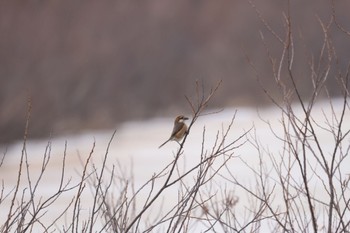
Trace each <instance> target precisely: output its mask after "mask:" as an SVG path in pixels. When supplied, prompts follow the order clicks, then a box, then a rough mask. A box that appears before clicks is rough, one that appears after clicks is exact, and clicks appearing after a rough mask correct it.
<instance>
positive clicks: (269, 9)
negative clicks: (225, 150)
mask: <svg viewBox="0 0 350 233" xmlns="http://www.w3.org/2000/svg"><path fill="white" fill-rule="evenodd" d="M287 2H288V1H278V0H259V1H256V2H255V3H254V4H256V9H258V10H259V12H260V13H261V15H262V17H263V18H264V19H265V20H266V22H268V23H269V24H270V25H271V27H272V28H273V29H274V30H275V31H276V33H277V34H278V35H279V36H280V37H282V38H284V36H285V32H284V21H283V13H286V12H287V10H288V7H287ZM334 2H335V6H336V8H335V10H336V14H337V20H338V21H339V22H340V23H341V24H342V26H343V27H344V28H346V29H348V30H350V15H349V9H350V1H348V0H337V1H334ZM290 12H291V17H292V29H293V32H294V37H295V48H296V50H295V64H294V65H295V66H294V68H295V77H296V78H297V82H298V85H299V87H300V90H301V92H302V93H303V95H305V96H306V97H307V94H308V90H309V89H310V86H311V82H310V68H309V64H308V62H309V61H310V60H311V59H312V58H314V59H315V60H316V61H317V58H318V57H319V54H320V52H321V49H322V43H323V39H324V38H323V32H322V28H321V26H320V23H319V21H318V18H319V19H321V21H323V22H324V23H325V24H327V23H328V22H330V20H331V18H332V7H331V0H308V1H305V0H295V1H290ZM261 35H264V38H265V42H263V41H262V40H261ZM330 35H331V39H332V42H333V46H334V48H335V51H336V53H337V58H338V60H337V61H335V62H336V63H337V64H336V67H337V69H338V68H339V70H342V71H345V70H346V66H347V64H348V62H349V60H350V59H349V54H350V53H349V51H350V38H349V36H347V35H346V34H345V33H342V32H341V31H340V30H339V29H338V28H337V27H336V26H335V25H334V24H333V25H331V27H330ZM264 43H266V46H268V47H269V48H270V52H271V54H272V56H276V57H277V58H278V56H279V55H280V53H281V50H282V45H281V44H280V43H279V42H278V40H277V39H276V38H274V37H273V36H272V35H271V33H269V32H268V30H267V29H266V28H265V27H264V25H263V23H262V22H261V20H260V19H259V17H258V16H257V14H256V12H255V9H254V7H252V6H251V5H250V4H249V2H248V1H247V0H217V1H209V0H208V1H186V0H176V1H164V0H153V1H147V0H146V1H121V0H102V1H95V0H84V1H79V0H75V1H68V0H67V1H40V0H32V1H19V0H3V1H0V109H1V110H0V144H1V143H9V142H11V141H13V140H16V139H20V138H22V137H23V131H24V125H25V116H26V109H27V101H28V99H29V98H31V99H32V106H33V109H32V114H31V120H30V137H31V138H35V137H48V136H50V135H53V136H55V135H59V134H62V133H72V132H78V131H80V130H82V129H84V130H86V129H104V128H109V127H114V126H115V125H117V124H118V123H121V122H124V121H127V120H139V119H145V118H151V117H155V116H173V115H176V114H178V113H179V112H189V108H188V106H187V104H186V100H185V98H184V96H185V95H187V96H193V95H194V93H193V92H194V90H195V80H199V81H200V82H203V84H204V86H205V87H206V88H207V89H210V87H212V86H214V85H216V83H217V82H218V81H219V80H222V81H223V85H222V86H221V88H220V91H219V92H218V93H217V96H216V97H215V98H214V102H213V103H212V105H211V106H212V107H220V108H221V107H230V106H249V105H265V104H268V103H269V102H268V100H267V98H266V97H265V94H264V93H263V91H262V89H261V87H260V86H259V84H258V82H257V81H256V76H255V73H254V71H253V69H252V67H251V66H250V65H249V62H248V61H247V57H249V59H250V61H251V62H253V63H254V64H255V66H256V68H257V70H258V72H259V76H260V78H261V82H262V83H263V84H264V86H265V87H266V88H268V89H269V90H270V91H271V93H272V94H274V92H276V93H277V92H278V91H277V90H276V87H275V84H274V82H273V76H272V71H271V65H270V63H269V60H268V57H267V55H266V48H265V45H264ZM331 72H332V73H333V74H334V75H331V76H330V77H334V76H335V74H336V73H337V72H338V70H332V71H331ZM335 82H336V81H335V79H329V80H328V85H329V91H330V94H331V95H332V96H337V95H339V94H340V93H339V91H338V90H337V89H336V86H337V85H336V83H335Z"/></svg>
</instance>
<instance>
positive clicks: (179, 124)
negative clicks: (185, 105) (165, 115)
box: [170, 122, 184, 138]
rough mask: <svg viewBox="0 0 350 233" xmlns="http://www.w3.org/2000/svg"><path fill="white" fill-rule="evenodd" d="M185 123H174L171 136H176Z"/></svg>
mask: <svg viewBox="0 0 350 233" xmlns="http://www.w3.org/2000/svg"><path fill="white" fill-rule="evenodd" d="M183 125H184V123H182V122H179V123H177V124H174V129H173V132H172V133H171V137H170V138H172V137H174V136H175V134H177V132H179V131H180V130H181V129H182V127H183Z"/></svg>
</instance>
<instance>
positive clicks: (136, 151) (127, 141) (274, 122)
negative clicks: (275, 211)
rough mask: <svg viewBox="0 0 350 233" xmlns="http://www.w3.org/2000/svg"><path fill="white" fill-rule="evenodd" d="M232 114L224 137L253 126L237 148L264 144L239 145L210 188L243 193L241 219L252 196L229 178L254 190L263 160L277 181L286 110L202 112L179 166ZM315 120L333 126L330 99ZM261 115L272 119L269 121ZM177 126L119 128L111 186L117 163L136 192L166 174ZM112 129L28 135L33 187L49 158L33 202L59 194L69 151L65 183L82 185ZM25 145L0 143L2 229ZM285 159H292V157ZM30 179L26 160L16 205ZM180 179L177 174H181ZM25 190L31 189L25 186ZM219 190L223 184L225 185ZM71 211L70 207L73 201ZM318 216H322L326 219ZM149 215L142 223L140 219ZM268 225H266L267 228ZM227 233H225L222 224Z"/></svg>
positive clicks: (337, 103) (50, 210)
mask: <svg viewBox="0 0 350 233" xmlns="http://www.w3.org/2000/svg"><path fill="white" fill-rule="evenodd" d="M333 104H334V106H333V107H334V109H333V110H334V111H335V114H336V116H340V114H341V109H342V102H341V100H337V99H334V100H333ZM295 111H296V112H299V114H301V109H300V107H295ZM184 114H185V113H184ZM234 115H235V119H234V123H233V126H232V128H231V131H230V132H229V134H228V136H227V139H226V142H230V140H231V141H233V140H235V139H237V138H239V137H240V136H241V135H242V134H244V133H245V132H247V131H248V130H249V129H251V128H252V127H253V126H254V128H253V130H251V131H250V133H249V134H248V135H247V136H246V137H244V138H242V139H241V140H239V141H238V142H237V144H236V145H239V144H240V143H243V142H244V141H246V140H247V139H249V140H251V141H252V139H253V138H254V137H255V135H256V138H257V140H258V142H259V144H260V145H261V146H262V147H263V148H264V150H265V152H264V155H263V156H259V153H258V151H257V149H256V148H255V147H254V145H253V144H252V143H249V142H247V143H245V144H243V145H242V146H240V147H239V148H237V149H234V157H233V158H232V159H231V160H230V161H229V162H228V163H227V167H226V168H223V169H222V170H221V171H220V173H219V175H218V176H216V178H215V179H214V180H215V186H213V187H212V188H213V189H215V190H211V192H212V193H215V192H217V195H218V199H220V198H221V197H222V196H221V195H222V194H223V192H229V193H231V194H234V195H235V196H236V197H237V198H238V202H237V204H236V205H235V207H234V208H236V210H235V214H236V215H237V216H240V214H241V215H242V218H243V215H244V214H246V210H247V207H248V206H250V205H251V204H252V200H251V199H250V198H249V195H247V192H246V191H244V190H243V189H242V188H240V187H239V186H236V185H235V184H234V183H233V182H231V181H232V177H230V176H231V175H233V176H234V177H235V179H236V180H238V181H239V182H240V183H242V184H245V185H246V186H247V187H252V189H254V186H255V185H256V181H257V177H256V176H255V175H254V173H253V172H252V170H251V169H250V168H253V169H259V167H260V165H261V163H263V166H264V168H265V169H266V171H267V173H268V175H270V176H271V177H270V178H271V181H273V180H276V181H278V177H277V176H276V174H275V172H273V171H272V172H271V159H270V157H269V154H270V155H272V156H273V157H274V158H275V159H276V161H280V160H281V157H280V156H281V155H282V154H283V153H284V151H283V143H282V142H281V141H280V140H278V139H277V138H276V135H274V134H273V133H272V132H271V128H272V129H273V130H274V131H275V133H276V134H277V135H279V136H281V137H283V129H282V125H281V116H282V114H281V111H280V110H278V109H276V108H272V107H271V108H266V109H261V110H259V115H260V117H259V116H258V111H257V110H256V109H254V108H237V109H226V110H224V111H221V112H219V113H216V114H209V115H206V116H203V117H200V118H199V119H198V121H197V122H196V123H195V125H194V126H193V127H192V129H191V131H190V134H189V136H188V138H187V141H186V143H185V145H184V153H183V154H182V155H181V158H180V160H179V161H178V169H179V171H180V172H181V171H186V170H188V169H190V168H191V167H192V166H193V165H195V164H196V163H198V162H199V160H200V152H201V146H202V140H203V130H204V127H205V150H208V151H210V150H211V148H212V146H213V145H214V143H215V139H216V135H217V133H218V132H222V130H224V131H225V130H226V129H227V127H228V125H229V124H230V122H231V120H232V117H233V116H234ZM312 117H313V119H314V120H315V121H316V122H318V123H319V124H320V126H323V127H327V121H326V118H328V119H329V120H335V119H334V117H332V114H331V108H330V107H329V102H328V101H325V102H320V103H317V104H316V105H315V108H314V109H313V111H312ZM261 119H264V120H267V121H269V122H270V126H269V125H268V124H267V123H265V122H264V121H262V120H261ZM172 126H173V119H171V118H156V119H152V120H145V121H140V122H127V123H125V124H123V125H121V126H120V127H117V129H116V134H115V137H114V139H113V140H112V142H111V145H110V148H109V153H108V158H107V163H106V166H107V167H108V170H106V171H105V179H106V180H105V181H106V182H105V183H108V177H109V176H108V175H109V174H110V173H109V171H110V169H112V167H113V165H114V166H115V168H114V169H115V174H116V177H118V176H119V177H123V176H124V178H125V179H130V177H131V174H132V177H133V180H134V185H135V189H136V190H138V189H139V188H140V187H141V186H142V185H143V184H145V183H146V182H147V181H148V180H149V179H151V177H152V176H153V175H154V174H155V173H158V172H160V171H161V170H162V169H163V168H164V167H165V166H166V165H168V164H169V163H170V162H171V161H172V160H173V159H174V154H175V153H176V150H177V148H178V147H179V145H178V144H177V143H176V142H169V143H168V144H166V145H165V146H163V147H162V148H160V149H158V146H159V145H160V144H161V143H162V142H164V141H165V140H166V139H168V137H169V135H170V132H171V130H172ZM113 130H114V129H111V130H106V131H89V132H83V133H81V134H79V135H66V136H60V137H54V138H52V139H43V140H28V141H27V144H26V155H27V158H28V165H29V167H28V171H29V176H30V181H31V182H32V184H31V185H32V186H33V187H34V184H35V181H36V180H37V179H38V175H39V173H40V170H41V167H42V163H43V159H44V155H45V154H46V155H48V154H49V155H50V159H49V163H48V166H47V169H46V171H45V173H44V175H43V176H42V178H41V181H40V183H39V184H38V186H37V191H36V195H35V200H36V201H35V203H37V204H39V203H42V202H43V201H44V200H46V199H47V198H48V197H49V196H50V195H52V194H54V193H55V192H56V191H57V189H58V187H59V185H60V179H61V174H62V161H63V156H64V154H66V161H65V170H64V182H68V181H69V180H70V183H69V186H73V185H74V184H76V183H78V182H79V180H80V175H81V173H82V170H83V164H82V163H84V162H85V160H86V158H87V156H88V155H89V154H90V152H91V150H92V148H93V145H94V144H95V147H94V150H93V154H92V162H91V163H90V165H89V167H88V170H89V171H90V172H91V171H92V170H93V167H92V165H91V164H94V166H95V168H96V169H98V171H100V169H101V166H102V162H103V158H104V155H105V153H106V148H107V145H108V142H109V140H110V139H111V136H112V133H113ZM348 130H350V114H349V112H346V115H345V119H344V123H343V132H346V131H348ZM317 134H318V135H319V137H320V139H321V142H322V143H321V145H322V147H323V150H324V151H325V152H326V154H327V155H331V154H332V153H333V150H334V145H335V140H334V138H333V136H332V134H331V133H330V132H328V131H326V130H323V129H321V127H320V128H318V129H317ZM220 135H221V134H220ZM349 139H350V138H349V137H346V138H345V140H344V142H343V143H344V145H345V146H348V145H349V143H350V140H349ZM65 144H66V148H65ZM22 148H23V142H18V143H14V144H12V145H10V146H7V147H2V148H0V149H1V153H2V154H6V157H5V159H4V161H3V164H2V166H1V168H0V180H1V182H2V183H1V185H2V194H3V195H2V200H1V206H0V226H2V225H3V224H4V221H5V219H7V215H8V210H9V208H10V203H11V200H12V195H13V193H14V188H15V186H16V182H17V179H18V175H19V174H18V170H19V162H20V158H21V154H22ZM45 151H46V152H45ZM268 153H269V154H268ZM283 158H286V159H287V157H283ZM217 160H218V163H219V164H220V162H222V161H223V159H222V158H218V159H217ZM309 162H310V166H313V165H312V164H314V168H315V169H316V170H319V171H320V172H319V173H318V175H319V177H320V178H321V179H323V178H324V179H325V180H326V176H325V175H324V173H323V172H322V171H321V168H320V166H319V165H316V162H315V159H313V158H312V157H310V159H309ZM343 164H347V166H344V167H342V170H341V173H342V174H341V175H343V176H344V177H346V176H348V175H349V174H350V166H349V164H350V161H349V158H348V157H347V158H346V161H344V162H343ZM227 169H229V171H227ZM229 172H230V173H231V175H230V174H229ZM269 172H270V173H269ZM27 176H28V173H27V169H26V165H25V164H23V168H22V174H21V181H20V190H19V193H18V198H17V199H16V200H15V206H18V203H19V202H21V199H20V197H21V196H22V193H23V192H25V193H26V194H28V193H29V190H28V187H29V186H28V183H29V181H28V178H27ZM174 176H175V177H176V176H177V173H176V174H175V175H174ZM195 176H196V172H194V173H193V174H190V175H189V176H188V177H187V178H186V179H185V180H184V181H183V182H184V183H186V184H188V185H190V184H191V182H193V179H194V177H195ZM291 176H292V177H293V179H294V180H301V176H300V173H299V172H298V169H296V168H295V167H294V168H293V169H292V170H291ZM223 177H226V178H227V179H224V178H223ZM114 182H115V183H114V184H115V186H114V188H115V189H114V190H110V192H111V195H110V196H115V197H116V199H117V198H118V195H120V190H117V187H118V185H117V184H118V181H114ZM162 182H164V179H159V180H158V181H157V182H156V183H155V187H154V189H155V190H157V188H159V187H160V186H161V184H162ZM131 183H132V180H131V179H130V185H131ZM310 184H311V187H312V192H314V193H317V196H318V197H319V198H320V199H324V200H325V201H327V200H328V199H327V198H328V194H327V192H326V191H325V189H324V186H323V184H322V182H320V179H316V178H315V177H314V178H311V179H310ZM272 186H273V184H272V183H271V184H270V189H272ZM26 187H27V189H25V188H26ZM178 187H179V186H178V185H175V186H173V187H172V188H170V189H169V190H166V191H165V192H164V194H162V195H161V197H160V199H159V200H160V201H158V202H156V203H155V205H154V206H152V207H151V208H150V210H149V211H147V212H146V213H145V215H146V216H149V217H148V218H147V220H146V218H145V219H143V220H144V222H143V223H142V224H146V225H147V223H146V222H147V221H148V222H149V223H151V222H152V219H154V218H156V217H157V216H158V215H159V214H160V213H166V212H167V211H169V209H170V208H171V207H172V206H174V205H175V204H176V203H177V200H178V194H179V192H180V191H179V190H178ZM219 187H221V190H220V189H219ZM23 190H25V191H23ZM92 191H93V190H92V189H91V188H89V187H88V185H87V187H85V189H84V192H83V195H82V202H81V206H82V207H81V210H80V220H81V221H83V219H84V218H88V216H89V215H90V214H91V212H90V211H91V208H92V203H93V199H92ZM149 191H150V186H148V187H146V188H145V190H143V191H142V192H140V195H139V196H138V199H137V205H136V211H138V210H139V209H140V208H141V207H142V206H143V201H144V200H145V198H146V197H147V194H148V192H149ZM154 193H155V191H154ZM6 195H8V196H6ZM76 195H77V188H75V189H73V190H71V191H68V192H65V193H63V194H62V195H61V196H60V197H59V198H58V199H57V200H55V202H53V204H51V205H50V206H49V207H47V208H44V209H43V211H42V214H43V215H44V216H43V217H42V218H41V222H42V224H44V225H45V223H51V222H52V221H53V220H54V219H56V218H58V217H59V216H60V213H61V212H62V211H63V210H64V209H65V208H66V207H67V206H68V205H69V203H70V202H71V201H72V199H73V198H74V197H75V196H76ZM27 197H28V195H27ZM272 198H274V203H275V205H276V206H279V205H283V200H282V195H279V193H278V188H276V190H275V192H274V194H273V195H272ZM24 201H25V200H24ZM300 204H301V203H300ZM305 205H306V203H305ZM70 208H71V209H72V206H71V207H70ZM71 212H72V211H71V210H70V211H68V214H65V215H63V216H61V217H59V220H58V221H57V223H56V224H55V225H54V227H53V228H52V229H57V231H56V232H61V231H63V229H65V228H66V227H64V226H68V225H69V224H70V222H71V218H70V216H69V215H70V214H71ZM28 217H29V216H28ZM318 217H319V218H322V217H324V216H318ZM143 220H141V222H142V221H143ZM101 225H102V223H101V222H97V223H96V231H99V227H100V226H101ZM36 227H37V229H38V231H36V230H35V229H33V232H39V231H42V228H41V226H40V224H39V223H38V224H36ZM191 227H192V228H191V229H190V231H191V232H201V231H204V230H205V229H207V227H208V226H205V225H201V224H198V225H196V223H193V224H192V225H191ZM263 227H264V228H266V229H268V227H269V226H263ZM141 228H142V226H141ZM218 229H220V228H218ZM50 232H51V231H50ZM155 232H161V230H159V229H158V231H155ZM222 232H224V230H223V229H222ZM266 232H268V231H266Z"/></svg>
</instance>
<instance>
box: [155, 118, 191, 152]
mask: <svg viewBox="0 0 350 233" xmlns="http://www.w3.org/2000/svg"><path fill="white" fill-rule="evenodd" d="M185 120H188V118H187V117H185V116H183V115H180V116H177V117H176V118H175V121H174V128H173V132H172V133H171V135H170V138H169V139H168V140H166V141H165V142H164V143H163V144H162V145H160V146H159V148H161V147H162V146H164V145H165V144H166V143H167V142H169V141H177V142H179V141H180V140H181V139H182V138H183V137H184V136H185V134H186V133H187V125H186V124H185V122H184V121H185Z"/></svg>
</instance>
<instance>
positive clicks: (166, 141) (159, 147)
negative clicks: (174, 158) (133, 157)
mask: <svg viewBox="0 0 350 233" xmlns="http://www.w3.org/2000/svg"><path fill="white" fill-rule="evenodd" d="M170 140H171V138H169V139H168V140H166V141H165V142H164V143H163V144H162V145H160V146H159V147H158V149H159V148H161V147H162V146H164V145H165V144H167V142H169V141H170Z"/></svg>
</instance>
